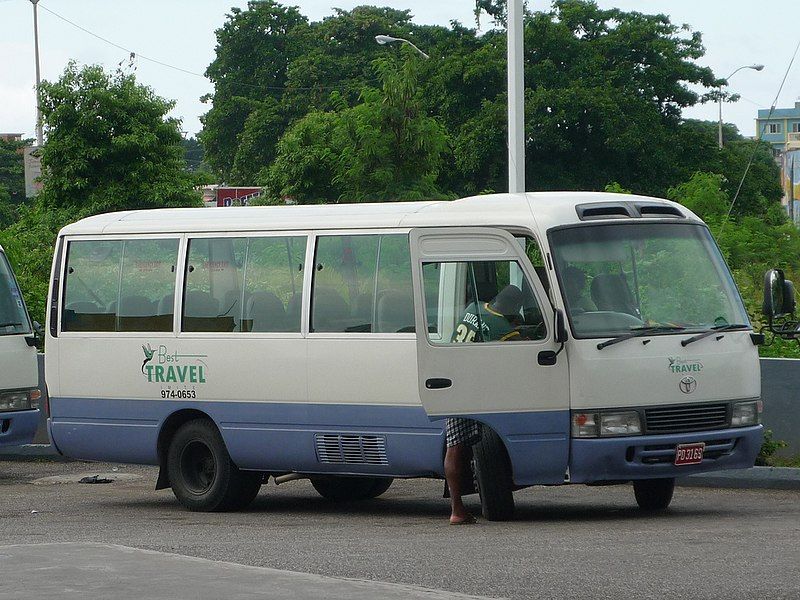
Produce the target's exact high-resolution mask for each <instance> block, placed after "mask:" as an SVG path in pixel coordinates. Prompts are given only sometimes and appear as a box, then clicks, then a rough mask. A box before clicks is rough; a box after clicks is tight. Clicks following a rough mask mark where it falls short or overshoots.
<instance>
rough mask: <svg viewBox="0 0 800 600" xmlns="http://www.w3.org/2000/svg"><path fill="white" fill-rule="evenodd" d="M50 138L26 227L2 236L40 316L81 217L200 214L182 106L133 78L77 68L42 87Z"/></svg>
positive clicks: (21, 222)
mask: <svg viewBox="0 0 800 600" xmlns="http://www.w3.org/2000/svg"><path fill="white" fill-rule="evenodd" d="M41 106H42V119H43V124H44V129H45V132H46V136H47V140H46V143H45V145H44V147H43V148H42V151H41V152H42V169H43V188H42V191H41V192H40V194H39V195H38V196H37V197H36V200H35V202H34V203H33V204H32V205H30V206H23V207H21V208H20V210H19V219H18V220H17V221H16V222H14V223H13V224H11V225H10V226H8V227H6V228H5V229H3V230H2V231H0V244H2V245H3V247H4V248H5V249H6V250H7V252H8V256H9V258H10V259H11V262H12V266H13V268H14V270H15V271H16V274H17V276H18V277H19V280H20V287H21V288H22V290H23V294H24V295H25V300H26V302H27V304H28V307H29V308H30V310H31V314H32V316H33V317H34V318H35V319H37V320H39V321H42V322H44V303H45V299H46V297H47V282H48V280H49V274H50V264H51V262H52V256H53V244H54V241H55V238H56V235H57V233H58V230H59V229H60V228H61V227H63V226H64V225H66V224H67V223H69V222H70V221H75V220H77V219H79V218H81V217H85V216H89V215H92V214H97V213H101V212H108V211H113V210H125V209H140V208H157V207H165V206H199V205H200V198H199V194H198V193H196V192H195V191H194V190H193V188H192V186H193V183H194V182H193V179H192V176H191V175H190V174H189V173H188V172H187V171H186V170H185V162H184V151H183V147H182V145H181V139H182V138H181V134H180V129H179V122H178V121H176V120H175V119H170V118H167V116H166V115H167V113H168V112H169V110H170V109H171V108H172V103H171V102H169V101H167V100H164V99H163V98H160V97H158V96H156V95H155V94H154V93H153V91H152V90H151V89H150V88H147V87H144V86H141V85H138V84H137V83H136V81H135V79H134V77H133V76H132V75H125V74H123V73H120V72H117V73H115V74H107V73H106V72H105V71H103V69H102V68H101V67H99V66H86V67H82V68H78V66H77V65H76V64H74V63H70V64H69V65H68V66H67V68H66V70H65V71H64V73H63V74H62V76H61V77H60V78H59V79H58V80H57V81H54V82H43V83H42V86H41Z"/></svg>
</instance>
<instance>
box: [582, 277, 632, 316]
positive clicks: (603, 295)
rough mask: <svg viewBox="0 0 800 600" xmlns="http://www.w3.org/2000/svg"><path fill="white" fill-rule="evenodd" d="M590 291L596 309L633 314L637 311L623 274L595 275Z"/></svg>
mask: <svg viewBox="0 0 800 600" xmlns="http://www.w3.org/2000/svg"><path fill="white" fill-rule="evenodd" d="M590 291H591V295H592V301H594V303H595V306H597V310H607V311H614V312H621V313H627V314H629V315H634V316H636V315H637V314H638V313H639V311H638V310H637V309H636V303H635V302H634V300H633V295H632V294H631V290H630V289H629V288H628V282H627V281H626V280H625V278H624V276H623V275H619V274H615V273H600V274H599V275H595V276H594V278H593V279H592V284H591V286H590Z"/></svg>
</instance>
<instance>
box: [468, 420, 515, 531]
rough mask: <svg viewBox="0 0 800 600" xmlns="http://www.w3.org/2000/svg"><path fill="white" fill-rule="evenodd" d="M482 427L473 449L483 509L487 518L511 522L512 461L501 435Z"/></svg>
mask: <svg viewBox="0 0 800 600" xmlns="http://www.w3.org/2000/svg"><path fill="white" fill-rule="evenodd" d="M482 429H483V434H482V435H481V439H480V441H479V442H478V443H477V444H475V446H473V449H472V451H473V454H474V457H475V482H476V483H477V487H478V494H479V495H480V498H481V512H482V513H483V518H484V519H486V520H487V521H510V520H511V519H513V518H514V481H513V479H512V477H511V461H510V460H509V458H508V453H507V452H506V447H505V446H504V445H503V440H501V439H500V436H499V435H497V433H495V432H494V431H492V430H491V429H489V428H488V427H486V426H484V427H483V428H482Z"/></svg>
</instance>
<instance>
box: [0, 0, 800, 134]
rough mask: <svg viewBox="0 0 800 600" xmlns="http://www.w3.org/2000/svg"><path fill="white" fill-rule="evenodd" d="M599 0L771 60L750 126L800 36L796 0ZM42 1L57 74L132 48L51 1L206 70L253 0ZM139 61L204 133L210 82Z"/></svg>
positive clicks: (789, 99)
mask: <svg viewBox="0 0 800 600" xmlns="http://www.w3.org/2000/svg"><path fill="white" fill-rule="evenodd" d="M548 2H549V0H548ZM286 4H295V5H298V6H299V7H300V10H301V12H303V13H304V14H305V15H306V16H308V17H309V18H310V19H311V20H320V19H322V18H323V17H325V16H327V15H329V14H330V13H331V7H332V6H336V7H339V8H343V9H350V8H352V7H354V6H357V5H359V4H377V5H381V6H391V7H393V8H404V9H405V8H407V9H410V10H411V12H412V14H413V15H414V21H415V22H416V23H419V24H439V25H447V24H448V23H449V22H450V21H451V20H454V19H455V20H458V21H461V22H462V23H463V24H465V25H469V26H473V25H474V16H473V13H472V9H473V6H474V1H473V0H402V1H383V2H367V1H366V0H362V1H352V0H299V1H296V2H286ZM529 4H530V6H532V7H533V8H535V9H542V8H546V7H548V6H549V3H547V4H546V3H545V2H544V1H543V0H529ZM598 4H599V5H600V6H602V7H612V6H617V7H619V8H622V9H625V10H638V11H641V12H648V13H666V14H668V15H670V17H671V18H672V21H673V22H674V23H678V24H682V23H686V24H688V25H690V26H691V27H692V29H694V30H697V31H700V32H702V34H703V41H704V44H705V47H706V55H705V56H704V57H703V58H702V59H701V60H700V63H701V64H703V65H706V66H710V67H711V68H712V69H713V70H714V72H715V73H716V74H717V75H718V76H721V77H725V76H727V75H729V74H730V73H731V71H733V70H734V69H736V68H737V67H739V66H741V65H746V64H753V63H763V64H764V65H766V67H765V69H764V70H763V71H761V72H760V73H759V72H756V71H751V70H742V71H739V72H738V73H737V74H736V75H735V77H733V78H732V79H731V90H732V91H735V92H737V93H739V94H741V96H742V99H741V100H740V101H739V102H738V103H735V104H727V105H726V106H725V109H724V110H725V112H724V118H725V121H726V122H732V123H735V124H736V125H737V126H738V127H739V129H740V131H741V132H742V133H743V134H744V135H753V134H754V131H755V125H754V119H755V116H756V111H757V110H758V109H759V108H769V106H770V104H771V103H772V101H773V99H774V97H775V94H776V93H777V91H778V88H779V86H780V82H781V79H782V78H783V76H784V74H785V72H786V68H787V66H788V64H789V61H790V59H791V57H792V53H793V52H794V48H795V46H796V45H797V43H798V41H800V31H798V29H797V23H798V17H800V2H798V1H797V0H768V1H767V2H756V1H755V0H747V1H745V0H598ZM39 6H40V9H39V29H40V51H41V64H42V77H43V78H44V79H55V78H57V77H58V76H59V74H60V73H61V71H62V70H63V69H64V66H65V65H66V63H67V61H68V60H70V59H75V60H77V61H78V62H79V63H100V64H103V65H105V66H106V67H109V68H114V67H116V65H117V64H118V63H119V62H120V61H122V60H127V53H126V52H124V51H123V50H121V49H119V48H115V47H114V46H112V45H110V44H108V43H106V42H104V41H101V40H99V39H97V38H95V37H92V36H91V35H89V34H87V33H85V32H84V31H81V30H80V29H78V28H76V27H74V26H73V25H70V24H68V23H65V22H64V21H62V20H60V19H58V18H57V17H55V16H54V15H52V14H50V13H48V12H47V11H46V10H44V9H45V8H49V9H51V10H53V11H55V12H57V13H59V14H60V15H62V16H63V17H65V18H67V19H69V20H70V21H73V22H74V23H75V24H77V25H79V26H81V27H83V28H84V29H87V30H89V31H91V32H93V33H95V34H97V35H99V36H101V37H103V38H106V39H107V40H109V41H111V42H113V43H115V44H117V45H119V46H122V47H124V48H129V49H131V50H134V51H135V52H136V53H138V54H141V55H143V56H147V57H149V58H152V59H156V60H159V61H162V62H165V63H169V64H171V65H174V66H178V67H181V68H182V69H185V70H186V71H191V72H193V73H197V74H201V73H203V72H204V71H205V68H206V67H207V66H208V64H209V62H210V61H211V60H212V59H213V57H214V45H215V42H216V40H215V37H214V30H215V29H216V28H218V27H220V26H221V25H222V24H223V23H224V20H225V15H226V13H227V12H228V11H229V9H230V7H231V6H239V7H244V6H246V1H245V0H136V1H128V2H122V1H120V0H113V1H112V0H41V1H40V4H39ZM766 9H768V13H767V12H766ZM767 14H768V15H769V16H766V15H767ZM0 31H2V34H0V132H20V133H24V134H25V135H26V136H30V137H33V132H34V125H35V123H34V121H35V108H34V93H33V87H34V81H35V75H34V55H33V16H32V7H31V4H30V2H29V0H0ZM387 51H390V50H388V49H387ZM136 64H137V71H136V75H137V78H138V80H139V81H140V82H141V83H144V84H147V85H149V86H151V87H152V88H153V89H154V90H155V91H156V93H158V94H159V95H161V96H164V97H166V98H171V99H175V100H176V101H177V105H176V108H175V110H174V111H173V114H174V116H177V117H179V118H181V119H182V121H183V129H184V130H185V131H186V132H187V133H188V134H190V135H193V134H195V133H197V131H198V130H199V129H200V127H201V125H200V120H199V118H200V115H202V114H203V113H204V112H206V111H207V110H208V105H204V104H203V103H201V102H200V100H199V99H200V96H202V95H203V94H205V93H208V92H210V91H212V87H211V85H210V84H209V82H208V81H207V80H205V79H204V78H203V77H200V76H197V75H191V74H188V73H183V72H180V71H176V70H174V69H170V68H167V67H165V66H161V65H157V64H154V63H152V62H149V61H146V60H142V59H139V60H138V61H137V63H136ZM799 73H800V58H799V59H798V61H797V63H795V65H794V66H793V68H792V70H791V71H790V73H789V76H788V78H787V80H786V84H785V86H784V89H783V92H782V94H781V96H780V97H779V99H778V106H779V107H780V106H792V105H793V104H794V102H795V101H796V100H797V99H798V96H799V95H800V77H798V74H799ZM527 83H528V84H529V85H531V84H535V82H527ZM684 114H685V116H687V117H692V118H700V119H709V120H716V119H717V107H716V105H704V106H698V107H694V108H692V109H690V110H687V111H685V113H684Z"/></svg>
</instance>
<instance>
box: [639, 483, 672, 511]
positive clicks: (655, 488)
mask: <svg viewBox="0 0 800 600" xmlns="http://www.w3.org/2000/svg"><path fill="white" fill-rule="evenodd" d="M674 491H675V479H674V478H671V479H640V480H638V481H634V482H633V494H634V496H636V503H637V504H638V505H639V508H641V509H642V510H645V511H648V512H658V511H662V510H666V509H667V507H668V506H669V503H670V502H672V493H673V492H674Z"/></svg>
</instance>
